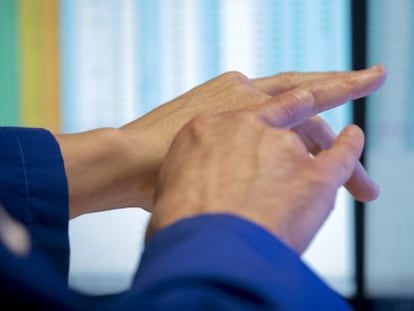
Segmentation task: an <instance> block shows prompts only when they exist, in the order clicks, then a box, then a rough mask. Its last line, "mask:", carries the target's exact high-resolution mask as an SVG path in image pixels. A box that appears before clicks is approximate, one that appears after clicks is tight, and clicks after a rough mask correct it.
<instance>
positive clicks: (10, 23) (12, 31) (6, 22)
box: [0, 0, 19, 126]
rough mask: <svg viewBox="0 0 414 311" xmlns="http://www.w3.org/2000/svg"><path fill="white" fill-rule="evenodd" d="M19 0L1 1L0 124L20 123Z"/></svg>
mask: <svg viewBox="0 0 414 311" xmlns="http://www.w3.org/2000/svg"><path fill="white" fill-rule="evenodd" d="M17 28H18V21H17V1H14V0H1V1H0V46H1V48H0V126H5V125H18V123H19V96H18V63H17V60H18V38H17V34H18V29H17Z"/></svg>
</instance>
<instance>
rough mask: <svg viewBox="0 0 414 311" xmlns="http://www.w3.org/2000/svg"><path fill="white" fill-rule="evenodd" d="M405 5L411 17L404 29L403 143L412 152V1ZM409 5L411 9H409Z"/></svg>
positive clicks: (413, 138)
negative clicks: (404, 91)
mask: <svg viewBox="0 0 414 311" xmlns="http://www.w3.org/2000/svg"><path fill="white" fill-rule="evenodd" d="M407 6H408V8H409V10H408V12H411V18H410V27H409V28H408V29H407V30H406V31H407V32H406V36H407V40H408V49H409V50H408V53H406V54H405V55H406V56H407V59H406V63H407V66H406V68H408V70H407V75H408V77H407V79H405V82H406V83H407V86H406V88H405V89H406V92H407V94H406V96H405V98H406V102H405V106H406V110H407V113H406V114H405V118H406V119H405V122H404V123H405V133H404V137H405V140H406V141H405V145H406V148H407V150H408V151H410V152H413V151H414V103H413V101H412V100H411V99H412V98H413V95H414V74H413V69H414V61H413V56H414V34H413V33H412V30H413V29H414V2H413V1H409V2H408V3H407ZM410 7H411V9H410Z"/></svg>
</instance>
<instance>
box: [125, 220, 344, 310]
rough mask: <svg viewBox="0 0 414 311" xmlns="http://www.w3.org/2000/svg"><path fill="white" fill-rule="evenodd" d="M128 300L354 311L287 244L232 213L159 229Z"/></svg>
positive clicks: (187, 306)
mask: <svg viewBox="0 0 414 311" xmlns="http://www.w3.org/2000/svg"><path fill="white" fill-rule="evenodd" d="M131 295H132V296H133V297H135V298H137V297H139V299H138V300H135V302H134V300H133V299H131ZM137 295H138V296H137ZM128 296H129V297H128ZM123 300H124V302H123V303H124V304H125V305H129V306H131V305H134V303H138V301H139V306H140V307H141V308H144V309H145V307H148V308H150V309H151V310H166V309H169V308H170V309H174V310H350V307H349V306H348V304H347V303H346V302H345V300H344V299H343V298H342V297H341V296H339V295H338V294H337V293H335V292H334V291H332V290H331V289H330V288H329V287H328V286H327V285H326V284H325V283H324V282H322V281H321V280H320V279H319V278H318V277H317V276H316V275H315V274H314V273H313V272H312V271H311V270H310V269H308V268H307V266H306V265H305V264H304V263H303V262H302V261H301V259H300V258H299V256H298V255H296V254H295V253H294V252H292V251H291V250H290V249H289V248H288V247H287V246H285V245H284V244H283V243H282V242H280V241H279V240H277V239H276V238H275V237H274V236H273V235H271V234H270V233H268V232H267V231H265V230H264V229H262V228H260V227H258V226H256V225H254V224H252V223H250V222H248V221H246V220H244V219H241V218H238V217H235V216H229V215H204V216H198V217H194V218H190V219H186V220H183V221H181V222H178V223H176V224H174V225H172V226H170V227H168V228H166V229H164V230H162V231H160V232H158V233H157V234H156V235H155V236H154V237H153V238H152V239H151V240H150V241H149V242H148V244H147V245H146V249H145V251H144V253H143V256H142V260H141V264H140V267H139V269H138V271H137V274H136V278H135V281H134V284H133V286H132V288H131V291H130V292H129V293H128V294H126V295H125V297H123ZM121 305H122V304H121ZM137 307H138V305H137Z"/></svg>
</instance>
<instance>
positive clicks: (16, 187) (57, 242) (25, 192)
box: [0, 127, 69, 277]
mask: <svg viewBox="0 0 414 311" xmlns="http://www.w3.org/2000/svg"><path fill="white" fill-rule="evenodd" d="M0 148H1V152H0V171H1V172H2V174H1V175H0V203H1V204H2V206H3V207H4V208H6V210H7V211H8V213H9V214H10V215H11V216H13V217H14V218H15V219H16V220H18V221H20V222H21V223H22V224H23V225H24V226H25V227H26V228H27V229H28V231H29V233H30V236H31V240H32V247H33V249H35V250H36V251H39V252H41V253H43V254H44V255H45V256H46V257H47V258H48V259H49V260H50V262H51V264H53V265H55V266H56V268H57V269H58V270H59V272H60V273H62V274H63V275H65V276H66V277H67V274H68V271H69V237H68V186H67V180H66V175H65V170H64V164H63V159H62V155H61V152H60V148H59V145H58V143H57V141H56V140H55V138H54V136H53V135H52V134H51V133H50V132H49V131H47V130H44V129H34V128H17V127H2V128H0Z"/></svg>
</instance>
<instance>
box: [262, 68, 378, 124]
mask: <svg viewBox="0 0 414 311" xmlns="http://www.w3.org/2000/svg"><path fill="white" fill-rule="evenodd" d="M385 77H386V73H385V69H384V68H383V67H382V66H379V65H377V66H374V67H371V68H370V69H369V70H363V71H355V72H352V73H350V74H349V75H344V76H337V77H335V78H332V79H330V80H322V81H312V82H309V83H307V84H306V85H304V86H300V87H297V88H295V89H292V90H290V91H287V92H284V93H282V94H280V95H278V96H274V97H273V98H272V99H270V100H269V101H267V102H266V103H264V104H262V105H260V106H258V107H256V108H255V111H257V112H258V113H259V114H260V115H261V117H262V118H263V120H265V121H266V122H267V123H269V124H270V125H272V126H276V127H284V128H291V127H293V126H295V125H297V124H299V123H300V122H302V121H303V120H306V119H308V118H310V117H312V116H314V115H316V114H317V113H319V112H321V111H325V110H328V109H330V108H333V107H336V106H339V105H341V104H343V103H345V102H348V101H350V100H354V99H357V98H361V97H364V96H367V95H368V94H370V93H372V92H373V91H375V90H376V89H378V88H379V87H380V86H381V85H382V84H383V83H384V81H385Z"/></svg>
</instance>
